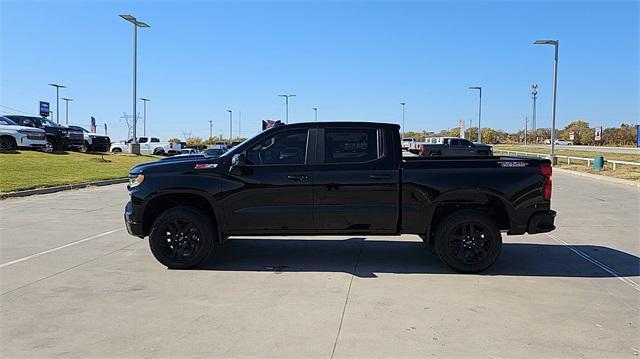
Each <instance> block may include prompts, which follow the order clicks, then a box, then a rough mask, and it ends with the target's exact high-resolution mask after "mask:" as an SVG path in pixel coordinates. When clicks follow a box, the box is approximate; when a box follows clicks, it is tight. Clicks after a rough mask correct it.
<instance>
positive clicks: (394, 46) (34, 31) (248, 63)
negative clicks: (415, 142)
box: [0, 0, 640, 139]
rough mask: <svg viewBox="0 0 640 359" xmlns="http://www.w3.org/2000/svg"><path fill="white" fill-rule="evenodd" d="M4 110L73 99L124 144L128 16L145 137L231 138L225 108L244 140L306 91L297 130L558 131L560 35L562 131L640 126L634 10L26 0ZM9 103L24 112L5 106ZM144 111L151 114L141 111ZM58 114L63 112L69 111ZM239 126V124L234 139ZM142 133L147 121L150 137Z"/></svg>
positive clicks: (20, 6) (4, 84)
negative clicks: (134, 35)
mask: <svg viewBox="0 0 640 359" xmlns="http://www.w3.org/2000/svg"><path fill="white" fill-rule="evenodd" d="M0 6H1V7H0V16H1V17H0V31H1V35H0V36H1V42H2V44H1V45H2V47H1V49H0V52H1V55H0V56H1V61H2V62H1V63H0V68H1V72H0V75H1V85H0V86H1V87H0V91H1V92H0V105H2V106H4V107H0V113H18V112H17V111H16V110H20V111H23V112H28V113H37V111H38V101H40V100H47V101H50V102H51V105H52V109H53V110H54V111H55V89H53V88H51V87H49V86H47V84H48V83H50V82H57V83H61V84H64V85H66V86H67V89H63V90H62V91H61V96H67V97H71V98H73V99H74V101H73V102H72V103H71V104H70V119H71V121H70V122H74V123H79V124H83V125H88V123H89V118H90V116H94V117H96V118H97V120H98V123H99V124H102V123H104V122H106V123H107V124H108V125H109V129H110V130H109V132H110V133H109V134H110V135H111V136H112V138H113V139H121V138H124V137H125V134H126V125H125V124H124V122H123V121H122V120H120V117H121V116H122V114H123V112H127V113H131V46H132V42H131V25H130V24H129V23H127V22H125V21H124V20H122V19H121V18H120V17H118V14H132V15H134V16H136V17H138V18H139V19H140V20H143V21H146V22H147V23H149V24H150V25H151V28H150V29H141V30H140V31H139V33H138V97H148V98H150V99H151V100H152V101H151V102H150V103H149V105H148V109H147V116H148V117H147V118H148V125H147V133H148V134H150V135H151V134H153V135H157V136H160V137H162V138H164V139H167V138H169V137H176V136H178V137H182V134H183V133H184V132H191V133H192V135H197V136H201V137H207V136H208V132H209V124H208V121H209V120H213V121H214V134H220V133H222V134H224V135H225V136H226V135H227V134H228V133H229V120H228V113H227V112H226V109H233V110H234V113H235V114H237V113H238V112H239V111H241V112H242V125H241V130H242V135H243V136H249V135H252V134H254V133H256V132H258V131H259V128H260V120H262V119H282V118H283V117H284V102H283V99H282V98H279V97H277V95H278V94H280V93H286V92H289V93H295V94H296V95H297V97H295V98H293V99H292V100H291V104H290V120H291V122H299V121H309V120H313V110H312V107H314V106H316V107H319V119H320V120H321V121H323V120H324V121H327V120H340V121H343V120H354V121H365V120H370V121H386V122H396V123H397V122H399V121H400V116H401V106H400V105H399V102H400V101H401V100H404V101H406V102H407V105H406V126H407V129H408V130H422V129H427V130H439V129H443V128H451V127H455V126H456V125H457V122H458V121H459V120H460V119H465V120H466V121H469V120H471V119H474V122H475V119H476V116H477V112H476V111H477V93H476V92H473V91H470V90H468V89H467V87H468V86H472V85H481V86H483V126H490V127H494V128H502V129H506V130H517V129H519V128H521V127H523V125H524V117H525V116H531V98H530V97H531V96H530V86H531V84H532V83H534V82H535V83H537V84H538V85H539V99H538V109H539V111H538V125H539V127H548V126H550V122H551V121H550V118H551V83H552V74H553V47H551V46H534V45H532V42H533V41H534V40H535V39H539V38H557V39H559V40H560V61H559V80H558V124H559V127H560V126H563V125H565V124H567V123H568V122H570V121H572V120H575V119H585V120H587V121H588V122H589V123H590V124H591V125H599V124H601V125H605V126H617V125H619V124H620V123H621V122H626V123H637V122H638V117H639V92H638V82H639V79H640V75H639V71H638V60H639V59H638V54H639V47H638V46H639V45H638V44H639V28H640V27H639V22H638V21H639V20H638V17H639V15H638V14H639V6H638V2H577V1H573V2H564V3H558V2H519V1H511V2H390V1H389V2H268V1H262V2H178V1H175V2H172V1H164V2H152V1H144V2H81V1H68V2H51V1H47V2H25V1H20V2H17V1H4V0H2V1H1V4H0ZM7 107H10V108H12V109H8V108H7ZM138 109H139V111H142V104H141V103H139V105H138ZM60 112H61V117H62V119H64V115H63V113H64V105H63V104H62V101H61V111H60ZM237 129H238V119H237V117H235V118H234V136H235V135H237ZM141 131H142V128H141V126H140V127H139V133H141Z"/></svg>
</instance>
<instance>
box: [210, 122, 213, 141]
mask: <svg viewBox="0 0 640 359" xmlns="http://www.w3.org/2000/svg"><path fill="white" fill-rule="evenodd" d="M212 137H213V120H209V140H211V138H212Z"/></svg>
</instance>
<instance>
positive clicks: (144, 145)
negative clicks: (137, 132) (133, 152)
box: [138, 137, 149, 155]
mask: <svg viewBox="0 0 640 359" xmlns="http://www.w3.org/2000/svg"><path fill="white" fill-rule="evenodd" d="M138 143H139V144H140V153H141V154H143V155H148V154H149V138H148V137H140V138H138Z"/></svg>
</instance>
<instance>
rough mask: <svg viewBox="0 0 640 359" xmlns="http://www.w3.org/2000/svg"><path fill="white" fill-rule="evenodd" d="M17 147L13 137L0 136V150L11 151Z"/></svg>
mask: <svg viewBox="0 0 640 359" xmlns="http://www.w3.org/2000/svg"><path fill="white" fill-rule="evenodd" d="M17 148H18V146H17V145H16V140H15V139H13V137H8V136H7V137H0V152H13V151H15V150H16V149H17Z"/></svg>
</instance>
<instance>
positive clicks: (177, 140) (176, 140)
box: [169, 137, 182, 143]
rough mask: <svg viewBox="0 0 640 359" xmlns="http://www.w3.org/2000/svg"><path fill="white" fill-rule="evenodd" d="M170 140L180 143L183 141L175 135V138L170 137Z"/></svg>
mask: <svg viewBox="0 0 640 359" xmlns="http://www.w3.org/2000/svg"><path fill="white" fill-rule="evenodd" d="M169 142H170V143H180V142H182V141H181V140H180V139H179V138H177V137H174V138H170V139H169Z"/></svg>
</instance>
